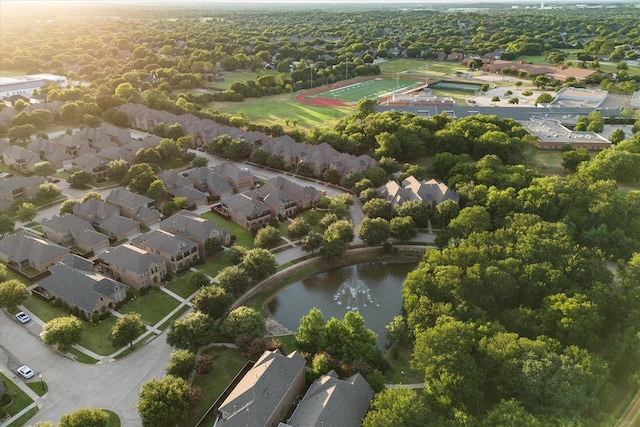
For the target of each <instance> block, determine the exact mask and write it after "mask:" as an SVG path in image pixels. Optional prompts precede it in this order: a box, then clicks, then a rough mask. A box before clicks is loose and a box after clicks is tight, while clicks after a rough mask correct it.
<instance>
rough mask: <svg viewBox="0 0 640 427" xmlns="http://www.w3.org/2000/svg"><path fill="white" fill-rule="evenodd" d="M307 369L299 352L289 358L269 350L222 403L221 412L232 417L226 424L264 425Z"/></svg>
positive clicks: (226, 419)
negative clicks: (298, 377) (296, 379)
mask: <svg viewBox="0 0 640 427" xmlns="http://www.w3.org/2000/svg"><path fill="white" fill-rule="evenodd" d="M304 366H305V361H304V359H303V358H302V356H301V355H300V353H298V352H297V351H294V352H293V353H291V354H289V355H288V356H284V355H282V354H281V353H280V352H279V351H278V350H273V351H265V352H264V353H263V354H262V356H260V359H258V361H257V362H256V364H255V365H254V366H253V368H251V370H250V371H249V372H247V374H246V375H245V376H244V377H243V378H242V379H241V380H240V382H239V383H238V385H237V386H236V387H235V388H234V389H233V390H232V391H231V394H229V396H228V397H227V398H226V399H225V401H224V402H222V405H221V406H220V411H221V412H223V413H224V414H228V416H225V417H224V418H225V420H224V423H223V425H224V426H225V427H230V426H246V425H250V426H264V425H265V423H266V421H267V420H268V419H269V418H270V417H271V415H272V414H273V411H274V408H276V407H277V406H278V404H279V403H280V401H281V400H282V399H283V398H285V396H286V394H287V392H288V391H289V389H290V388H291V386H292V384H293V382H294V380H295V378H296V377H297V376H298V375H299V374H300V372H301V371H302V370H304Z"/></svg>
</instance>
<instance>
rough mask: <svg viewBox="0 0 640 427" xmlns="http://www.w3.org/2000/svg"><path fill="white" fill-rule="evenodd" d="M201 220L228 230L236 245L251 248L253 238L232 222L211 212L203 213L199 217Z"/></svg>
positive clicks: (247, 231)
mask: <svg viewBox="0 0 640 427" xmlns="http://www.w3.org/2000/svg"><path fill="white" fill-rule="evenodd" d="M200 216H201V217H202V218H204V219H207V220H209V221H213V222H215V223H216V224H218V225H219V226H220V227H222V228H224V229H227V230H229V231H230V232H231V233H232V234H233V235H235V236H236V243H237V244H238V245H242V246H244V247H246V248H253V247H254V246H253V236H252V235H251V233H250V232H249V230H246V229H244V228H242V227H240V226H239V225H238V224H236V223H235V222H233V221H230V220H226V219H224V218H222V217H221V216H220V215H216V214H214V213H213V212H205V213H203V214H202V215H200Z"/></svg>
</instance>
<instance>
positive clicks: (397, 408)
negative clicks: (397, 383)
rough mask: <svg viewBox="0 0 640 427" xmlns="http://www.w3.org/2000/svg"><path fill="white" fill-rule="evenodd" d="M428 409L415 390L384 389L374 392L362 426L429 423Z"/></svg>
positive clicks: (374, 426) (415, 425) (420, 424)
mask: <svg viewBox="0 0 640 427" xmlns="http://www.w3.org/2000/svg"><path fill="white" fill-rule="evenodd" d="M429 419H430V417H429V411H428V409H427V406H426V405H425V403H424V402H423V400H422V397H421V396H420V395H419V394H418V392H417V391H416V390H412V389H409V388H396V389H385V390H383V391H381V392H380V393H378V394H376V395H375V396H374V398H373V401H372V402H371V409H370V410H369V412H367V415H366V416H365V418H364V420H363V421H362V426H363V427H387V426H391V425H397V426H404V427H422V426H425V425H429V424H428V423H429Z"/></svg>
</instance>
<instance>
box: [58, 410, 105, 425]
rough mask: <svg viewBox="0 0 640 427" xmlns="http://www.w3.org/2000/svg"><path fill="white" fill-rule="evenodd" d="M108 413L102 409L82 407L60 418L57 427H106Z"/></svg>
mask: <svg viewBox="0 0 640 427" xmlns="http://www.w3.org/2000/svg"><path fill="white" fill-rule="evenodd" d="M108 425H109V414H108V413H106V412H105V411H103V410H102V409H89V408H82V409H78V410H77V411H75V412H72V413H70V414H65V415H63V416H62V418H60V424H58V427H88V426H92V427H107V426H108Z"/></svg>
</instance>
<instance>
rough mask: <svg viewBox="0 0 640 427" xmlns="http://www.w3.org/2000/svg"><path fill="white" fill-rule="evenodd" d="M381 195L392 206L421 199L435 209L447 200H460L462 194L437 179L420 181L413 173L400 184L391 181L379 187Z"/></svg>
mask: <svg viewBox="0 0 640 427" xmlns="http://www.w3.org/2000/svg"><path fill="white" fill-rule="evenodd" d="M378 194H380V197H382V198H384V199H386V200H389V201H390V202H391V205H392V206H400V205H402V204H403V203H404V202H408V201H410V200H419V201H420V202H421V203H422V204H423V205H425V206H427V207H428V208H430V209H435V207H436V205H438V204H440V203H442V202H443V201H445V200H453V201H455V202H458V200H460V196H459V195H458V193H456V192H455V191H453V190H450V189H449V187H447V185H446V184H444V183H442V182H438V181H436V180H435V179H430V180H428V181H419V180H417V179H416V178H415V177H414V176H413V175H412V176H409V177H407V178H406V179H405V180H403V181H402V183H401V184H398V182H396V181H389V182H387V183H386V184H385V185H383V186H382V187H380V188H378Z"/></svg>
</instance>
